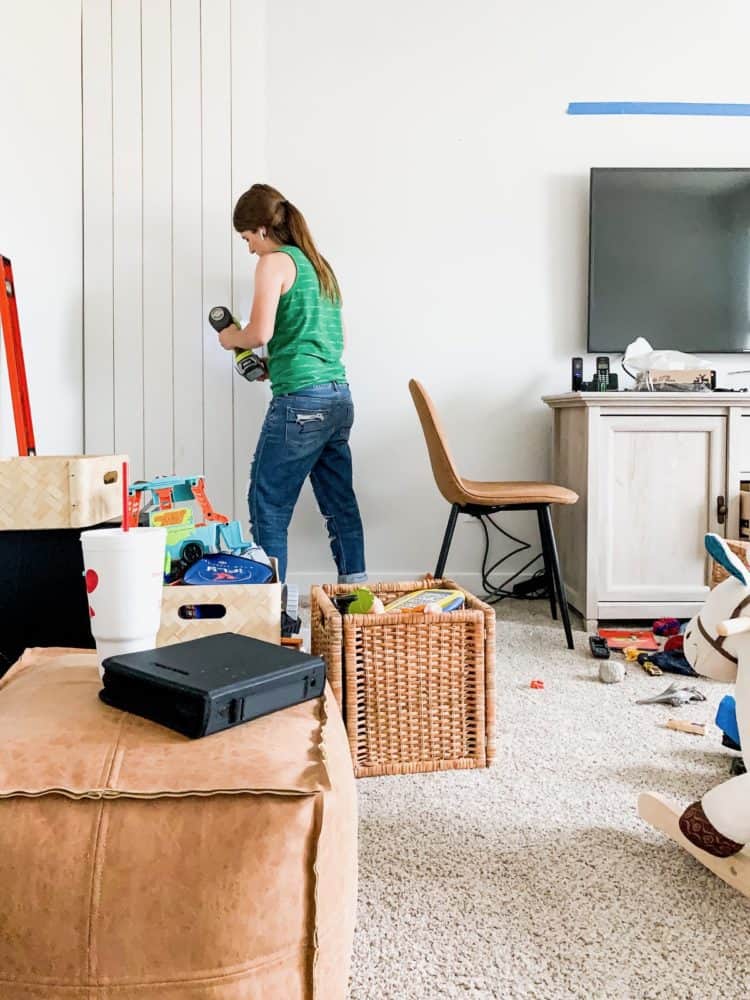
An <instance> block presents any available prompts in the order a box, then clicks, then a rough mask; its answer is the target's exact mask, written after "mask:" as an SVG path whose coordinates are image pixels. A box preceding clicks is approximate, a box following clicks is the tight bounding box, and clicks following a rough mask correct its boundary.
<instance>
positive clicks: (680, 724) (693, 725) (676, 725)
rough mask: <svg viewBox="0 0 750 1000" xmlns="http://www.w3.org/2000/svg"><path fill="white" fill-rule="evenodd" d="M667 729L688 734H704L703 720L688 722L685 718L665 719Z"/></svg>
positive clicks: (704, 725)
mask: <svg viewBox="0 0 750 1000" xmlns="http://www.w3.org/2000/svg"><path fill="white" fill-rule="evenodd" d="M667 729H676V730H677V732H678V733H688V734H689V735H690V736H705V735H706V724H705V722H689V721H688V720H687V719H667Z"/></svg>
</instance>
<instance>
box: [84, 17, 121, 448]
mask: <svg viewBox="0 0 750 1000" xmlns="http://www.w3.org/2000/svg"><path fill="white" fill-rule="evenodd" d="M81 16H82V74H83V79H82V91H83V93H82V98H83V288H84V296H83V354H84V451H86V452H88V453H90V454H96V453H99V454H101V453H103V454H107V453H112V452H113V451H114V450H115V413H114V333H113V319H112V282H113V271H112V18H111V7H110V0H83V6H82V10H81Z"/></svg>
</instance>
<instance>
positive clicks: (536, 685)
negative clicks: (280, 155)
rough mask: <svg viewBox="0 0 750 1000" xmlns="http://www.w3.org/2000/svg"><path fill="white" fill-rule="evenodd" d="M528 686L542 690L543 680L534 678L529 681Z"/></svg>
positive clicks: (535, 689)
mask: <svg viewBox="0 0 750 1000" xmlns="http://www.w3.org/2000/svg"><path fill="white" fill-rule="evenodd" d="M529 687H530V688H533V689H534V691H543V690H544V681H540V680H539V679H538V678H535V679H534V680H533V681H532V682H531V684H529Z"/></svg>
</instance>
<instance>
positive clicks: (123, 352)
mask: <svg viewBox="0 0 750 1000" xmlns="http://www.w3.org/2000/svg"><path fill="white" fill-rule="evenodd" d="M112 160H113V186H112V190H113V206H114V211H113V251H114V290H113V291H114V304H113V313H114V359H115V449H116V450H117V451H124V452H127V454H128V455H129V456H130V467H131V471H132V475H133V477H134V478H135V477H136V476H138V477H140V476H142V475H143V429H144V428H143V323H142V320H143V289H142V281H141V275H142V265H141V252H142V225H141V222H142V215H141V212H142V199H141V11H140V3H139V0H112Z"/></svg>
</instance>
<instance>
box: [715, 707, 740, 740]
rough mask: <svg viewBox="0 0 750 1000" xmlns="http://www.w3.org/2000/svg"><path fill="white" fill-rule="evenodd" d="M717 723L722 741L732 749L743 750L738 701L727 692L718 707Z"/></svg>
mask: <svg viewBox="0 0 750 1000" xmlns="http://www.w3.org/2000/svg"><path fill="white" fill-rule="evenodd" d="M716 725H717V726H718V727H719V729H720V730H721V732H722V737H721V742H722V743H723V744H724V746H725V747H729V749H730V750H741V749H742V745H741V744H740V730H739V726H738V725H737V702H736V701H735V699H734V698H733V697H732V695H731V694H725V695H724V697H723V698H722V699H721V701H720V702H719V707H718V708H717V709H716Z"/></svg>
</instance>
